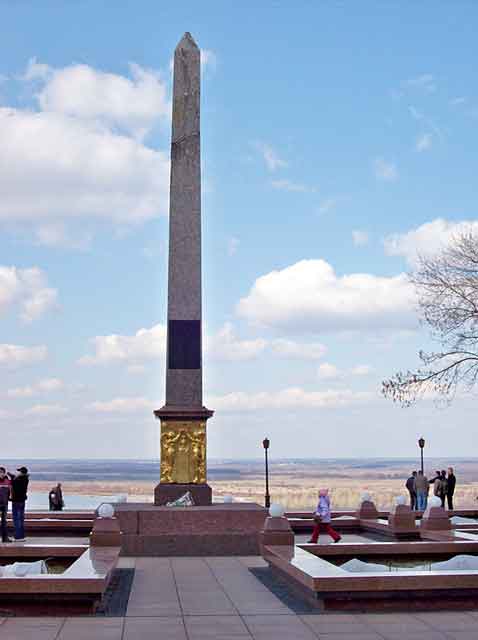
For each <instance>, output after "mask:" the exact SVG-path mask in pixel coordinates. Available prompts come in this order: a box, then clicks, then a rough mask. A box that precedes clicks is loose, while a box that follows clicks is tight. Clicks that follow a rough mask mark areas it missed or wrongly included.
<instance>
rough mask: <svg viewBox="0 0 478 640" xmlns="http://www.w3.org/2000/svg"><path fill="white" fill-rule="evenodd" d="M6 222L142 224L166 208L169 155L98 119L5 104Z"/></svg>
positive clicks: (0, 120)
mask: <svg viewBox="0 0 478 640" xmlns="http://www.w3.org/2000/svg"><path fill="white" fill-rule="evenodd" d="M0 139H1V140H2V144H1V145H0V192H1V193H2V198H1V199H0V221H1V220H3V221H17V222H31V223H33V224H34V225H35V226H39V227H42V226H44V225H45V224H46V223H47V222H48V223H51V222H55V223H58V222H60V221H63V222H68V221H69V222H72V221H73V220H75V219H78V218H82V217H83V218H89V219H103V220H112V221H114V222H120V223H130V224H131V223H137V222H141V221H144V220H149V219H151V218H153V217H154V216H156V215H158V214H160V213H163V214H164V213H166V211H167V202H168V180H169V160H168V158H167V156H166V155H165V154H164V153H162V152H160V151H154V150H153V149H149V148H147V147H145V146H144V145H142V144H140V143H139V142H137V141H136V140H133V139H132V138H129V137H127V136H123V135H117V134H116V133H113V132H112V131H110V130H108V129H107V128H105V127H103V126H100V125H98V124H96V123H90V122H85V121H82V120H80V119H78V118H74V117H71V116H67V115H64V114H60V113H54V112H40V113H33V112H31V111H26V110H19V109H8V108H3V109H0Z"/></svg>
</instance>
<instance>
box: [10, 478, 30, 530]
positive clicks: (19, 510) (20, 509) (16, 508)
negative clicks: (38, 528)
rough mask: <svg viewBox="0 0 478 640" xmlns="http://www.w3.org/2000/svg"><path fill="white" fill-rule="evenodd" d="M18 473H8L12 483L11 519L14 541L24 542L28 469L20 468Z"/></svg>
mask: <svg viewBox="0 0 478 640" xmlns="http://www.w3.org/2000/svg"><path fill="white" fill-rule="evenodd" d="M17 471H18V473H16V474H15V473H9V474H8V475H9V476H10V479H11V481H12V490H11V501H12V518H13V526H14V528H15V540H16V541H18V542H24V541H25V502H26V501H27V497H28V496H27V489H28V481H29V477H28V469H27V468H26V467H20V468H19V469H17Z"/></svg>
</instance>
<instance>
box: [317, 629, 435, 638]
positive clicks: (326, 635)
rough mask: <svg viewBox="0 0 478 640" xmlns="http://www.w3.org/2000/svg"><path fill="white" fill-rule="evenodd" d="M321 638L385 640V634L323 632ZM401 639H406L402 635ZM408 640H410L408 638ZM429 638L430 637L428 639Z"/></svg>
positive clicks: (372, 632)
mask: <svg viewBox="0 0 478 640" xmlns="http://www.w3.org/2000/svg"><path fill="white" fill-rule="evenodd" d="M317 637H318V638H319V639H320V640H383V636H380V635H379V634H378V633H375V631H367V632H366V633H360V632H359V633H356V634H352V633H340V632H339V633H321V634H320V635H319V636H317ZM401 640H405V638H403V637H402V639H401ZM406 640H409V639H408V638H406ZM427 640H428V639H427Z"/></svg>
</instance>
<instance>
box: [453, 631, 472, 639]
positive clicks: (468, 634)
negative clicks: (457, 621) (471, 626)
mask: <svg viewBox="0 0 478 640" xmlns="http://www.w3.org/2000/svg"><path fill="white" fill-rule="evenodd" d="M446 638H447V640H476V638H477V633H476V631H447V633H446Z"/></svg>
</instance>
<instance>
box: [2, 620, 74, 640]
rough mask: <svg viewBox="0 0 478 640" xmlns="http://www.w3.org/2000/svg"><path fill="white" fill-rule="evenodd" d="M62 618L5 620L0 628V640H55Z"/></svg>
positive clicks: (61, 624) (62, 622) (62, 621)
mask: <svg viewBox="0 0 478 640" xmlns="http://www.w3.org/2000/svg"><path fill="white" fill-rule="evenodd" d="M64 622H65V619H64V618H34V617H32V618H7V619H6V620H5V622H4V623H3V624H2V625H1V626H0V640H55V639H56V637H57V635H58V632H59V631H60V629H61V627H62V626H63V624H64Z"/></svg>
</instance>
